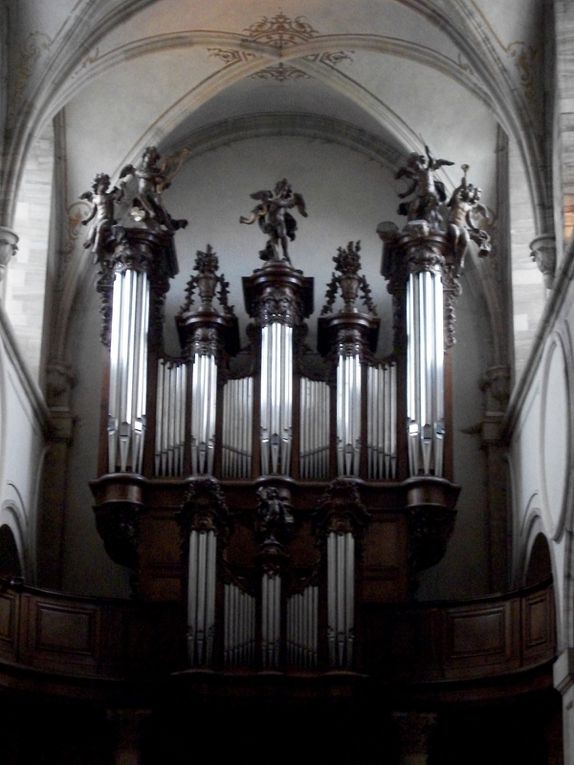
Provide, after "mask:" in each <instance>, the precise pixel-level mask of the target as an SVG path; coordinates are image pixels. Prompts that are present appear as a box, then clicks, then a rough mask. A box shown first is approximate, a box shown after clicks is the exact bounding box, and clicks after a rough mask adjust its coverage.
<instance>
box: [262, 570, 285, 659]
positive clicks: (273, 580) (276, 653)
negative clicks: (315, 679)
mask: <svg viewBox="0 0 574 765" xmlns="http://www.w3.org/2000/svg"><path fill="white" fill-rule="evenodd" d="M280 653H281V577H280V576H279V574H277V573H268V572H264V573H263V577H262V579H261V663H262V665H263V667H264V668H265V669H273V668H275V667H277V666H278V665H279V659H280Z"/></svg>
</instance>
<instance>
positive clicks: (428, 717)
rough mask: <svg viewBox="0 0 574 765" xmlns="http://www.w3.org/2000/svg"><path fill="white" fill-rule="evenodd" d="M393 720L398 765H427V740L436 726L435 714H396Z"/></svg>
mask: <svg viewBox="0 0 574 765" xmlns="http://www.w3.org/2000/svg"><path fill="white" fill-rule="evenodd" d="M393 719H394V721H395V725H396V727H397V730H398V734H399V742H400V752H401V754H400V760H399V762H400V765H427V762H428V754H429V739H430V734H431V732H432V729H433V728H434V726H435V724H436V720H437V716H436V714H434V713H431V712H396V713H395V714H394V715H393Z"/></svg>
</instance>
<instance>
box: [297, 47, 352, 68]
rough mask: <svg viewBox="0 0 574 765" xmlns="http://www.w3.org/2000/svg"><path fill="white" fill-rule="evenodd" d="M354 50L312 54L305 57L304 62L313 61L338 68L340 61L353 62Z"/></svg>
mask: <svg viewBox="0 0 574 765" xmlns="http://www.w3.org/2000/svg"><path fill="white" fill-rule="evenodd" d="M354 52H355V51H354V50H350V51H346V50H324V51H323V52H322V53H312V54H311V55H309V56H305V57H304V58H305V61H315V62H317V63H319V64H327V65H328V66H338V65H339V64H340V63H341V62H342V61H353V56H352V54H353V53H354Z"/></svg>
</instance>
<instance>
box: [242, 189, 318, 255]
mask: <svg viewBox="0 0 574 765" xmlns="http://www.w3.org/2000/svg"><path fill="white" fill-rule="evenodd" d="M251 198H252V199H256V200H258V202H259V204H258V205H257V206H256V207H254V208H253V210H252V212H251V215H249V216H245V215H242V216H241V217H240V218H239V222H240V223H247V224H251V223H255V221H257V223H258V224H259V228H260V229H261V231H263V233H264V234H267V236H268V237H269V239H268V241H267V244H266V245H265V249H264V250H261V252H260V253H259V257H260V258H261V259H262V260H281V257H280V255H279V252H278V245H279V243H281V250H282V254H283V258H282V259H283V260H286V261H287V263H289V264H290V263H291V260H290V258H289V253H288V247H287V239H290V240H291V241H293V240H294V239H295V231H296V230H297V221H296V220H295V218H294V217H293V216H292V215H291V213H289V212H288V210H290V209H291V208H293V207H296V208H297V210H298V211H299V213H300V214H301V215H303V217H305V218H306V217H307V210H306V208H305V200H304V199H303V197H302V196H301V194H296V193H294V192H293V189H292V188H291V184H290V183H289V182H288V181H287V179H286V178H283V180H281V181H278V182H277V183H276V184H275V188H274V190H273V191H268V190H263V191H256V192H255V193H254V194H251Z"/></svg>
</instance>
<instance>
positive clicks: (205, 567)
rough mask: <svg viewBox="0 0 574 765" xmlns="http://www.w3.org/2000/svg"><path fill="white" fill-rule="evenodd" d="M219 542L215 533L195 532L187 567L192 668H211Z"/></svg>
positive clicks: (192, 534) (189, 643)
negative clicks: (216, 564)
mask: <svg viewBox="0 0 574 765" xmlns="http://www.w3.org/2000/svg"><path fill="white" fill-rule="evenodd" d="M216 545H217V538H216V535H215V532H214V531H213V530H208V531H197V530H195V529H193V530H192V531H191V534H190V541H189V563H188V595H187V626H188V657H189V662H190V665H191V666H192V667H203V666H209V665H210V664H211V660H212V656H213V640H214V635H215V562H216Z"/></svg>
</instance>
